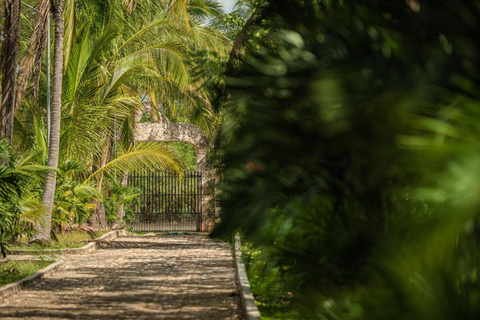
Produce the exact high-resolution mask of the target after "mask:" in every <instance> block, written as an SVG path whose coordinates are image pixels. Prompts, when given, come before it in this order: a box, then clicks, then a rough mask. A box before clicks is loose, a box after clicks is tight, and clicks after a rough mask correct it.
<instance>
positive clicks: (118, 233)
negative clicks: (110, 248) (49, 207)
mask: <svg viewBox="0 0 480 320" xmlns="http://www.w3.org/2000/svg"><path fill="white" fill-rule="evenodd" d="M127 235H128V232H127V231H126V230H124V229H122V230H113V231H110V232H107V233H105V234H104V235H103V236H101V237H99V238H97V239H95V240H96V241H95V242H90V243H88V244H86V245H84V246H83V247H81V248H71V249H48V250H10V251H9V254H11V255H22V254H46V253H56V254H61V255H64V254H87V253H91V252H93V251H95V250H97V249H98V248H99V247H100V241H102V240H114V239H116V238H118V237H125V236H127Z"/></svg>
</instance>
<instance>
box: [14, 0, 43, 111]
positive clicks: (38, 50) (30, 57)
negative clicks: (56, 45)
mask: <svg viewBox="0 0 480 320" xmlns="http://www.w3.org/2000/svg"><path fill="white" fill-rule="evenodd" d="M48 19H50V1H49V0H39V1H38V2H37V11H36V15H35V22H34V26H33V33H32V36H31V37H30V40H29V42H28V47H27V51H26V52H25V55H24V56H23V58H22V62H21V64H20V70H19V74H18V79H17V86H16V92H15V95H16V96H15V110H18V109H19V107H20V104H21V103H22V99H23V96H24V94H25V90H26V88H27V83H28V79H30V77H31V76H32V73H34V74H35V76H34V80H33V81H31V82H33V84H34V88H35V92H37V91H38V80H39V77H40V69H41V64H42V61H43V53H44V51H45V46H46V45H47V32H49V30H47V27H48V25H49V24H48ZM36 95H37V94H36V93H35V96H36Z"/></svg>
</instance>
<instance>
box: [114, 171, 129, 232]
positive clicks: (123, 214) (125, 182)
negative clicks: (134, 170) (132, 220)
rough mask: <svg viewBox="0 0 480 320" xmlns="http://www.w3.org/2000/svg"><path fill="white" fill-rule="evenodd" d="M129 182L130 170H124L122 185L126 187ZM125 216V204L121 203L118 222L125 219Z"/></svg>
mask: <svg viewBox="0 0 480 320" xmlns="http://www.w3.org/2000/svg"><path fill="white" fill-rule="evenodd" d="M127 183H128V171H124V172H123V174H122V181H120V185H121V186H122V187H125V186H126V185H127ZM123 217H125V207H124V205H123V204H121V205H120V206H119V208H118V216H117V221H116V222H117V223H119V224H120V222H121V221H122V220H123Z"/></svg>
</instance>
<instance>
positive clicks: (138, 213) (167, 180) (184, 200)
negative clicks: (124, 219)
mask: <svg viewBox="0 0 480 320" xmlns="http://www.w3.org/2000/svg"><path fill="white" fill-rule="evenodd" d="M128 184H129V185H130V186H133V187H136V188H138V189H139V191H140V193H141V195H140V202H139V203H137V204H136V205H134V206H133V211H134V213H135V221H134V222H131V223H128V224H127V225H128V226H130V227H131V228H132V229H133V230H134V231H200V230H201V227H202V175H201V174H200V173H197V172H195V171H189V172H184V173H183V174H180V173H174V172H169V171H153V170H144V171H142V172H133V173H131V174H130V175H129V177H128Z"/></svg>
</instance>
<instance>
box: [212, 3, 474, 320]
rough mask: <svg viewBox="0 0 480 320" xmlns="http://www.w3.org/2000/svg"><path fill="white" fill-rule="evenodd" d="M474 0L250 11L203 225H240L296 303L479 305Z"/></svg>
mask: <svg viewBox="0 0 480 320" xmlns="http://www.w3.org/2000/svg"><path fill="white" fill-rule="evenodd" d="M478 4H479V3H478V1H467V0H465V1H460V2H456V3H455V5H452V3H451V2H449V1H421V2H417V1H407V2H405V1H393V2H392V1H389V2H378V1H370V0H362V1H355V2H345V1H293V0H291V1H290V0H285V1H275V2H271V3H265V4H264V5H265V10H262V11H261V12H260V13H259V14H258V15H257V16H256V17H254V19H253V20H252V25H251V28H250V29H249V30H247V37H245V38H244V45H245V47H246V48H245V50H244V51H242V52H243V55H240V57H239V58H238V59H237V61H236V62H237V64H232V65H233V66H235V65H239V66H240V67H239V68H237V69H234V70H231V72H230V75H231V76H232V78H231V79H230V81H229V82H228V83H229V86H228V87H227V97H226V98H227V103H226V104H225V105H224V106H223V107H224V108H223V112H224V113H225V115H226V120H225V123H224V126H223V131H222V133H221V134H220V135H219V137H218V139H217V155H218V160H219V164H220V165H221V166H220V168H221V172H222V176H223V177H224V181H223V187H222V190H223V192H222V195H221V197H222V200H221V206H222V214H221V218H222V220H221V222H220V224H219V225H218V226H217V228H216V230H215V232H214V235H216V236H222V237H229V236H231V234H232V233H235V232H236V231H238V230H240V231H242V232H243V234H244V236H245V237H246V239H248V240H249V241H250V242H251V243H252V244H253V245H254V246H255V247H256V248H259V249H260V250H261V251H262V252H263V255H260V256H258V257H259V259H264V260H263V262H264V264H267V265H268V266H269V267H270V268H271V269H275V270H277V271H278V273H279V275H278V276H279V279H278V281H282V283H284V284H285V287H286V289H285V290H287V292H291V293H292V300H291V301H292V305H290V310H291V311H296V312H297V313H296V317H297V318H318V319H475V318H478V317H479V315H480V310H479V308H478V306H479V303H478V301H479V300H478V292H479V290H480V286H479V283H478V278H477V277H476V274H477V272H478V266H479V261H480V260H479V256H478V253H477V252H478V243H479V242H478V239H479V237H478V235H479V232H478V205H479V202H478V190H479V189H478V181H477V180H478V179H477V175H478V174H477V173H478V171H479V167H478V161H477V159H478V157H479V154H478V152H479V150H478V147H477V143H476V142H475V141H476V139H477V138H476V137H478V134H479V131H478V125H477V124H476V119H477V117H478V110H479V108H478V107H479V104H478V101H479V94H478V93H479V92H480V90H479V89H478V88H479V87H480V83H479V81H478V77H477V76H476V74H475V73H474V72H473V73H472V70H473V69H475V70H476V68H477V66H479V65H480V55H479V52H480V50H479V48H478V43H476V42H475V40H474V36H473V35H474V34H476V33H477V31H478V30H477V29H478V25H477V24H471V23H470V22H469V21H477V20H479V19H480V10H479V7H478ZM446 17H448V19H449V24H448V26H447V25H445V18H446ZM473 43H475V44H473ZM234 58H235V57H234ZM474 66H475V67H474ZM472 68H473V69H472Z"/></svg>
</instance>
